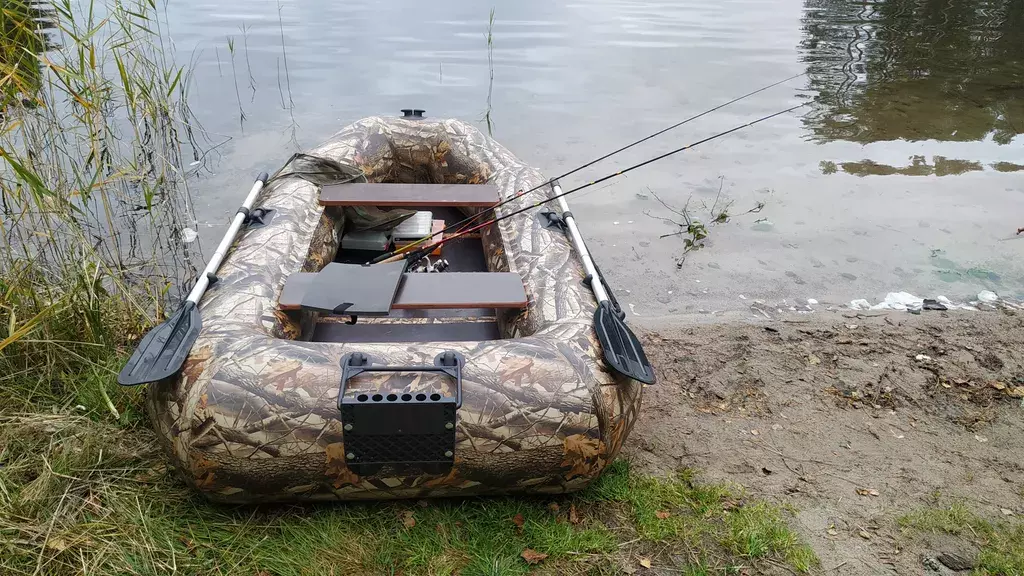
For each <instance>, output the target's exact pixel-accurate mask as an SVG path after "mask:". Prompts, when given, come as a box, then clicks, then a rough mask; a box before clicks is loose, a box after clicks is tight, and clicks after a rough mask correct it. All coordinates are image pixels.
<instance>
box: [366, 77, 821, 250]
mask: <svg viewBox="0 0 1024 576" xmlns="http://www.w3.org/2000/svg"><path fill="white" fill-rule="evenodd" d="M806 74H807V72H801V73H800V74H794V75H793V76H790V77H789V78H786V79H784V80H779V81H778V82H775V83H773V84H769V85H767V86H764V87H761V88H758V89H757V90H754V91H753V92H748V93H746V94H744V95H743V96H738V97H736V98H733V99H732V100H729V101H728V102H725V103H723V104H719V105H718V106H715V107H714V108H710V109H708V110H705V111H703V112H701V113H700V114H696V115H694V116H690V117H689V118H687V119H686V120H683V121H681V122H677V123H675V124H673V125H671V126H669V127H667V128H663V129H661V130H659V131H657V132H655V133H654V134H650V135H648V136H644V137H643V138H641V139H639V140H637V141H635V142H633V143H631V144H627V145H625V146H623V147H622V148H619V149H618V150H615V151H613V152H609V153H607V154H605V155H604V156H601V157H600V158H596V159H594V160H591V161H590V162H587V163H586V164H583V165H582V166H578V167H576V168H573V169H572V170H569V171H568V172H566V173H565V174H561V175H559V176H555V177H554V178H551V179H550V180H548V181H547V182H544V183H543V184H539V185H537V186H534V187H533V188H530V189H529V190H527V191H526V192H520V193H518V194H515V195H514V196H512V197H510V198H507V199H505V200H502V201H499V202H497V203H495V204H494V205H493V206H490V207H489V208H487V209H486V210H481V211H480V212H478V213H476V214H473V215H472V216H468V217H466V218H465V219H463V220H461V221H459V222H456V223H455V224H451V225H449V226H446V227H445V228H444V229H443V230H438V231H437V232H434V233H433V234H430V235H429V236H424V237H423V238H420V239H419V240H417V241H415V242H413V243H411V244H407V245H405V246H402V247H401V248H396V249H395V250H392V251H391V252H388V253H386V254H381V255H380V256H378V257H377V258H375V259H373V260H371V261H370V264H376V263H378V262H383V261H384V260H388V259H390V258H392V257H394V256H397V255H399V254H404V253H405V252H408V251H410V250H412V249H414V248H416V247H417V246H419V245H420V244H423V243H424V242H427V241H428V240H430V239H431V238H433V237H435V236H438V235H440V234H445V233H449V232H451V231H452V230H454V229H456V228H460V227H462V226H464V225H468V224H469V223H470V222H472V221H473V220H476V219H478V218H479V217H480V215H481V214H484V213H486V212H488V211H490V210H495V209H497V208H500V207H501V206H504V205H505V204H508V203H509V202H512V201H513V200H516V199H518V198H520V197H522V196H525V195H527V194H530V193H531V192H536V191H537V190H540V189H542V188H545V187H547V186H550V185H551V184H552V183H554V182H556V181H558V180H561V179H562V178H567V177H569V176H572V175H573V174H575V173H577V172H579V171H580V170H584V169H586V168H589V167H591V166H593V165H594V164H597V163H598V162H601V161H602V160H607V159H608V158H611V157H612V156H614V155H616V154H618V153H620V152H624V151H626V150H629V149H630V148H632V147H634V146H637V145H639V144H643V143H644V142H647V141H648V140H650V139H652V138H656V137H658V136H661V135H662V134H664V133H666V132H668V131H670V130H675V129H676V128H679V127H680V126H682V125H683V124H687V123H689V122H693V121H694V120H696V119H698V118H701V117H702V116H707V115H708V114H710V113H712V112H715V111H717V110H721V109H722V108H725V107H726V106H729V105H730V104H735V103H736V102H739V101H740V100H743V99H745V98H749V97H751V96H753V95H755V94H759V93H761V92H764V91H765V90H768V89H769V88H774V87H776V86H778V85H779V84H785V83H786V82H789V81H790V80H793V79H794V78H799V77H801V76H804V75H806Z"/></svg>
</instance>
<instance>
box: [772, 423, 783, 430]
mask: <svg viewBox="0 0 1024 576" xmlns="http://www.w3.org/2000/svg"><path fill="white" fill-rule="evenodd" d="M772 430H782V424H772Z"/></svg>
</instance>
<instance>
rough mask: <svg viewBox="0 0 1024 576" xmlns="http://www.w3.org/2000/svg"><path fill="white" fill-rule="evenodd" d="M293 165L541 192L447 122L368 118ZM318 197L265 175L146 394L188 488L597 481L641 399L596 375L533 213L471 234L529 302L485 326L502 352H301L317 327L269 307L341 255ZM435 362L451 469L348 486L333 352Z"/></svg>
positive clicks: (212, 492) (328, 346)
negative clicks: (444, 366)
mask: <svg viewBox="0 0 1024 576" xmlns="http://www.w3.org/2000/svg"><path fill="white" fill-rule="evenodd" d="M307 157H311V158H322V159H324V161H325V163H326V164H329V165H331V166H343V167H346V168H345V169H346V171H348V172H349V173H351V170H352V169H355V170H357V171H359V172H361V173H362V174H363V175H364V176H365V177H366V179H367V180H368V181H370V182H385V181H386V182H427V183H481V182H485V181H490V182H493V183H495V184H496V185H497V186H498V189H499V190H500V192H501V194H502V195H503V197H504V198H509V197H513V196H514V195H516V194H517V192H520V191H525V190H528V189H530V188H532V187H533V186H536V185H538V184H541V183H542V182H544V178H543V176H542V175H541V174H540V173H539V172H538V171H537V170H535V169H533V168H531V167H529V166H526V165H524V164H523V163H522V162H520V161H519V160H518V159H517V158H516V157H515V156H513V155H512V154H511V153H510V152H509V151H508V150H506V149H505V148H504V147H502V146H501V145H499V144H498V143H496V142H495V141H493V140H492V139H490V138H489V137H487V136H485V135H483V134H481V133H480V131H478V130H477V129H476V128H474V127H472V126H470V125H468V124H466V123H463V122H460V121H456V120H418V121H412V120H402V119H398V118H379V117H373V118H367V119H364V120H361V121H359V122H356V123H355V124H352V125H351V126H348V127H347V128H345V129H343V130H342V131H341V132H339V133H338V134H336V135H335V136H334V137H332V138H331V139H330V140H328V141H327V142H325V143H324V144H322V145H320V146H319V147H317V148H315V149H313V150H310V151H308V153H307ZM319 190H320V186H319V184H318V183H317V182H316V181H315V179H310V178H305V177H303V176H302V174H301V173H297V172H295V171H288V170H284V171H282V172H281V173H279V174H278V175H275V177H274V178H272V179H271V181H270V182H269V183H268V185H267V186H266V188H265V190H264V192H263V193H262V194H261V197H260V199H259V200H258V203H257V205H258V206H263V207H266V208H273V209H274V210H275V211H276V213H275V215H274V218H273V220H272V221H271V222H270V223H269V224H268V225H267V226H264V227H257V228H250V229H247V230H245V231H243V233H242V234H241V235H240V236H239V238H238V240H237V241H236V243H235V245H234V247H233V249H232V251H231V252H230V254H229V255H228V257H227V259H226V260H225V262H224V264H223V266H222V267H221V269H220V271H219V273H218V275H219V276H220V278H221V280H220V282H218V283H217V284H215V285H214V286H213V287H212V288H211V289H210V290H209V292H208V293H207V294H206V296H205V297H204V298H203V300H202V302H201V303H200V310H201V314H202V317H203V330H202V333H201V334H200V336H199V339H198V341H197V342H196V344H195V347H194V348H193V349H192V353H191V355H190V357H189V358H188V360H187V361H186V363H185V367H184V369H183V371H182V372H181V373H180V375H179V376H177V377H175V378H173V379H170V380H167V381H163V382H158V383H155V384H154V385H152V387H151V389H150V391H149V394H148V396H147V405H148V409H149V412H150V415H151V420H152V422H154V424H155V426H156V428H157V431H158V436H159V437H160V438H161V441H162V443H163V444H164V445H165V448H166V450H167V453H168V454H169V455H170V458H171V460H172V461H173V463H174V464H175V466H176V467H177V468H178V469H179V470H180V472H181V473H182V475H183V476H184V478H185V479H186V481H187V482H188V483H190V484H191V485H192V486H194V487H195V489H197V490H199V491H200V492H202V493H203V494H205V495H206V496H208V497H209V498H210V499H213V500H216V501H223V502H266V501H286V500H356V499H382V498H422V497H432V496H463V495H477V494H510V493H527V492H532V493H546V494H551V493H562V492H569V491H574V490H578V489H580V488H582V487H584V486H586V485H587V484H588V483H589V482H590V481H592V480H593V479H594V478H596V477H597V476H598V475H599V474H600V473H601V471H602V470H603V468H604V467H605V466H606V465H607V464H608V463H609V462H610V461H611V460H612V459H613V458H614V457H615V456H616V454H617V452H618V451H619V448H620V446H621V445H622V442H623V441H624V440H625V438H626V436H627V434H628V433H629V431H630V429H631V428H632V426H633V423H634V422H635V420H636V417H637V413H638V410H639V406H640V399H641V388H642V387H641V385H640V384H639V383H637V382H635V381H633V380H629V379H626V378H622V377H621V376H618V375H616V374H613V373H610V372H609V371H608V370H607V369H606V367H605V366H604V364H603V362H602V360H601V349H600V346H599V344H598V342H597V339H596V336H595V334H594V330H593V327H592V317H593V313H594V308H595V305H596V302H595V301H594V297H593V295H592V294H591V292H590V290H589V289H588V288H587V287H586V286H585V285H584V283H583V277H584V271H583V267H582V264H581V263H580V261H579V259H578V257H577V255H576V254H575V252H574V250H573V248H572V245H571V243H570V242H569V240H568V239H567V238H566V237H565V235H564V234H563V233H562V232H561V231H560V230H558V229H557V228H548V227H546V226H545V224H544V222H543V218H540V217H539V215H538V212H540V211H541V210H542V209H541V208H537V209H532V210H528V211H526V212H525V213H523V214H521V215H517V216H515V217H512V218H509V219H508V220H505V221H502V222H500V223H498V224H497V225H493V226H490V227H489V228H488V229H485V230H484V231H483V233H482V239H483V243H484V248H485V254H486V256H487V261H488V265H489V267H490V269H491V270H493V271H512V272H516V273H518V274H519V275H521V276H522V278H523V281H524V283H525V286H526V287H527V292H528V294H529V305H528V306H527V308H525V309H524V310H519V311H512V312H509V313H505V314H503V315H501V317H500V318H499V319H498V321H499V328H500V330H501V333H502V336H503V339H501V340H494V341H485V342H424V343H415V344H410V343H369V344H366V343H359V344H346V343H324V342H311V341H309V339H310V335H311V332H312V325H313V321H314V320H315V319H316V318H315V316H314V315H313V314H311V313H285V312H282V311H280V310H278V309H277V299H278V297H279V295H280V293H281V289H282V286H283V285H284V283H285V280H286V279H287V277H288V276H289V275H290V274H292V273H294V272H298V271H316V270H319V269H320V268H322V267H323V266H324V265H326V264H327V263H328V262H330V261H331V260H332V259H333V257H334V254H335V252H336V251H337V249H338V235H339V232H340V230H341V227H342V225H343V220H344V212H343V211H341V210H333V209H327V210H325V209H323V208H321V207H320V206H319V205H318V204H317V198H318V195H319ZM543 193H544V192H540V191H538V192H535V193H533V194H530V195H529V196H526V197H524V198H521V199H517V200H515V201H513V202H511V203H509V204H508V205H506V206H504V207H503V208H501V209H499V212H500V213H507V212H510V211H512V210H515V209H517V208H520V207H522V206H526V205H529V204H531V203H533V202H535V201H536V200H537V199H538V198H540V194H543ZM547 193H548V194H549V195H550V191H547ZM461 320H462V321H465V319H461ZM360 321H361V322H362V321H363V320H362V319H360ZM374 321H384V322H394V321H396V320H395V319H377V320H374ZM403 321H409V320H403ZM420 321H444V320H443V319H429V320H420ZM445 350H454V351H456V352H459V353H461V354H463V355H464V356H465V358H466V366H465V369H464V379H463V406H462V408H461V409H460V410H459V411H458V422H457V425H456V449H455V465H454V467H453V468H452V469H451V470H450V472H448V473H445V474H433V475H431V474H407V473H403V472H402V471H401V469H391V468H384V469H382V470H380V471H379V472H378V473H377V475H374V476H365V477H360V476H357V475H356V474H354V473H353V472H352V471H351V470H349V468H348V467H347V466H346V464H345V462H346V460H345V433H344V430H343V424H342V422H341V421H340V420H339V417H340V413H339V411H338V409H337V406H336V404H337V399H338V398H337V396H338V389H339V383H340V379H341V368H340V366H339V362H340V359H341V358H342V356H344V355H345V354H346V353H348V352H353V351H360V352H363V353H365V354H367V355H369V356H370V357H371V358H372V359H373V360H374V362H376V363H387V364H402V365H419V364H430V363H431V362H432V360H433V358H434V356H435V355H437V354H438V353H440V352H442V351H445ZM452 387H453V386H452V382H451V380H450V379H447V378H443V377H440V376H437V377H435V376H434V375H429V374H427V375H424V374H388V375H375V376H372V377H366V378H362V377H360V378H359V379H358V380H353V381H351V382H350V390H353V391H355V392H367V391H369V392H371V393H377V392H380V393H384V394H386V393H389V392H392V391H396V392H397V391H429V392H433V391H440V392H445V393H451V388H452Z"/></svg>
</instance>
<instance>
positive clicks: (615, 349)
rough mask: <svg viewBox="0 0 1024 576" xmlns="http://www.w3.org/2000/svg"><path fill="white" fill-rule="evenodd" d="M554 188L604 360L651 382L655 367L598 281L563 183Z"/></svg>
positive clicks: (631, 375)
mask: <svg viewBox="0 0 1024 576" xmlns="http://www.w3.org/2000/svg"><path fill="white" fill-rule="evenodd" d="M554 191H555V198H557V199H558V205H559V207H561V209H562V220H564V221H565V226H566V227H567V228H568V229H569V237H570V238H571V239H572V243H573V244H574V245H575V246H576V252H578V253H579V255H580V259H581V260H583V268H584V269H586V271H587V276H588V277H589V278H590V289H591V290H593V291H594V297H596V298H597V310H595V311H594V330H595V331H596V332H597V339H598V341H600V342H601V349H602V350H603V351H604V361H605V363H606V364H608V367H609V368H611V369H612V370H615V371H616V372H618V373H619V374H622V375H623V376H626V377H629V378H632V379H633V380H639V381H640V382H643V383H644V384H654V368H653V367H652V366H651V362H650V361H649V360H648V359H647V354H645V353H644V348H643V346H642V345H641V344H640V340H638V339H637V337H636V335H635V334H633V331H632V330H630V329H629V326H626V323H625V322H624V321H623V320H622V318H619V315H618V314H616V312H615V307H614V306H612V302H611V299H610V298H609V297H608V291H607V287H606V286H605V285H604V284H603V283H602V282H601V275H600V274H598V273H597V268H596V267H595V266H594V261H593V260H592V259H591V258H590V251H589V250H587V244H586V243H585V242H584V241H583V236H582V235H580V230H579V228H577V227H576V219H575V218H573V216H572V212H570V211H569V205H568V204H566V202H565V198H563V197H562V196H563V195H562V187H561V186H559V185H558V184H555V185H554Z"/></svg>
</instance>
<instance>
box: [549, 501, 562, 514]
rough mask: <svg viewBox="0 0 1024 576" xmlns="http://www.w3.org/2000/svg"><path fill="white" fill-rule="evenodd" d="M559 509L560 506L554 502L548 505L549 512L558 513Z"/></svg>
mask: <svg viewBox="0 0 1024 576" xmlns="http://www.w3.org/2000/svg"><path fill="white" fill-rule="evenodd" d="M559 508H560V506H559V505H558V502H552V503H551V504H548V510H551V511H552V512H558V509H559Z"/></svg>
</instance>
